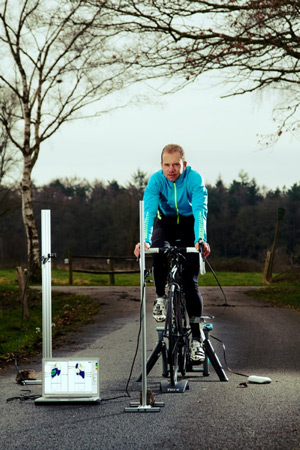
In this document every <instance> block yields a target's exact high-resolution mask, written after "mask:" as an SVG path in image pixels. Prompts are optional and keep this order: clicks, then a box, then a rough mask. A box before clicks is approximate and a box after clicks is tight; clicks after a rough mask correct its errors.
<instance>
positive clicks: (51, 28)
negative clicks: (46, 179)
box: [0, 0, 140, 266]
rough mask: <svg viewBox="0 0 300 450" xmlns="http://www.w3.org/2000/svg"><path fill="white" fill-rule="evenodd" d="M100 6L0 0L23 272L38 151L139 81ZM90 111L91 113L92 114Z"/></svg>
mask: <svg viewBox="0 0 300 450" xmlns="http://www.w3.org/2000/svg"><path fill="white" fill-rule="evenodd" d="M105 3H106V2H105V1H98V2H95V4H88V2H87V1H84V0H50V1H49V0H0V53H1V65H0V89H1V88H2V87H5V88H6V89H8V90H9V91H10V92H11V94H12V95H13V97H14V99H15V103H16V105H17V108H16V110H15V111H14V117H13V119H14V123H15V126H14V127H11V125H10V122H9V120H8V114H9V111H8V109H7V108H6V107H5V105H3V108H2V110H1V114H0V122H1V124H2V126H3V128H4V130H5V133H6V136H7V138H8V140H9V141H10V143H11V144H12V145H13V146H14V147H15V148H16V149H18V151H19V152H21V154H22V158H23V171H22V179H21V183H20V188H21V193H22V215H23V221H24V226H25V230H26V236H27V243H28V245H27V253H28V265H29V266H31V265H32V263H33V262H34V261H35V262H36V261H38V260H39V239H38V231H37V227H36V221H35V217H34V213H33V194H32V184H31V175H32V170H33V168H34V166H35V164H36V162H37V160H38V157H39V154H40V151H41V147H42V144H43V142H44V141H45V140H46V139H49V138H50V137H51V136H52V135H53V134H54V133H56V132H57V130H58V129H59V128H60V127H61V126H62V125H63V124H64V123H66V122H67V121H70V120H72V119H75V118H79V117H81V116H88V115H89V113H90V110H89V107H90V106H91V105H92V104H94V105H95V104H96V105H97V109H96V110H95V109H94V112H93V114H97V113H100V111H101V106H99V103H100V101H101V100H102V99H103V98H106V97H107V96H108V95H109V94H110V93H113V92H116V91H120V90H121V89H123V88H124V87H126V86H128V85H129V84H130V83H131V82H133V81H136V80H139V79H140V75H139V73H138V72H137V71H136V70H135V69H134V67H133V61H134V58H135V53H134V51H133V49H132V47H130V46H126V39H125V38H124V35H123V34H122V33H123V31H124V30H123V29H121V27H120V22H119V26H118V27H116V26H115V22H116V18H115V16H116V15H115V13H114V12H113V11H109V10H106V9H105ZM95 111H96V112H95Z"/></svg>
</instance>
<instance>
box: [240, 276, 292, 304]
mask: <svg viewBox="0 0 300 450" xmlns="http://www.w3.org/2000/svg"><path fill="white" fill-rule="evenodd" d="M246 294H247V295H249V296H250V297H255V298H258V299H260V300H263V301H265V302H268V303H272V304H273V305H274V306H282V307H286V308H293V309H297V310H300V282H299V281H298V282H283V283H275V284H272V285H271V286H268V287H265V288H262V289H255V290H252V291H247V292H246Z"/></svg>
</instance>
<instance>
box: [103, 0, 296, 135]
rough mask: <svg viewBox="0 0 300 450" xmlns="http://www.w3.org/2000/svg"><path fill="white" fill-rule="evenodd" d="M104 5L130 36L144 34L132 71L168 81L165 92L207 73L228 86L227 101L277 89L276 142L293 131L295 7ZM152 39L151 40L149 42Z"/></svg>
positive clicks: (216, 1)
mask: <svg viewBox="0 0 300 450" xmlns="http://www.w3.org/2000/svg"><path fill="white" fill-rule="evenodd" d="M108 3H109V5H110V8H111V10H115V11H118V13H122V14H123V16H124V15H126V16H127V17H128V18H131V24H130V25H129V28H130V29H131V30H132V31H134V32H136V31H140V32H143V33H146V34H148V36H149V40H148V42H149V46H148V47H146V48H144V49H142V52H141V53H140V54H139V56H138V60H139V63H140V66H141V68H143V69H144V68H147V67H148V68H149V69H150V68H151V69H152V70H156V71H159V72H160V73H161V75H162V76H164V77H166V78H168V79H170V78H172V83H173V84H172V86H171V88H170V85H167V87H166V88H165V89H167V90H168V91H172V90H177V89H179V88H182V87H183V86H185V85H186V84H188V83H191V82H193V81H195V80H196V79H197V78H198V77H199V75H201V74H203V73H205V72H208V71H217V73H218V74H220V75H221V79H222V80H223V81H224V80H227V81H230V82H232V83H233V85H231V87H230V90H229V93H228V94H229V95H239V94H244V93H247V92H253V91H256V90H261V89H266V88H273V89H278V90H279V95H278V97H279V100H280V101H279V103H278V107H277V108H276V112H277V114H276V115H275V117H277V118H278V119H279V127H278V130H277V136H280V135H281V134H282V132H283V131H285V130H287V129H289V130H290V131H291V130H293V131H297V129H298V130H299V121H298V118H297V113H299V106H300V89H299V85H300V84H299V81H300V2H299V0H263V1H261V0H260V1H258V0H222V1H221V0H212V1H210V0H206V1H201V0H171V1H165V0H153V1H142V0H123V1H122V2H120V4H118V5H116V4H117V3H119V2H114V1H111V2H108ZM107 7H108V5H107ZM153 34H158V35H159V39H157V40H155V41H154V40H153V38H152V39H151V35H152V36H153ZM175 78H176V82H175ZM273 93H274V91H273Z"/></svg>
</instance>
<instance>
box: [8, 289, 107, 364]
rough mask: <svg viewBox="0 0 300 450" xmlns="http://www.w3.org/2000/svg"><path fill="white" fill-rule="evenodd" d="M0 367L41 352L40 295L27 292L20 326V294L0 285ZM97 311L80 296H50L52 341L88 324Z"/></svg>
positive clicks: (93, 302) (85, 297) (56, 294)
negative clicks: (26, 311) (25, 316)
mask: <svg viewBox="0 0 300 450" xmlns="http://www.w3.org/2000/svg"><path fill="white" fill-rule="evenodd" d="M0 296H1V301H0V321H1V328H0V365H2V366H3V365H4V364H5V363H7V362H10V361H13V360H14V358H15V355H16V353H17V352H18V357H20V358H23V357H28V356H30V355H33V354H34V353H37V352H40V351H41V349H42V332H41V330H42V297H41V292H39V291H35V290H30V300H29V302H30V303H29V304H30V317H29V320H28V321H26V322H25V321H23V322H22V306H21V304H20V294H19V291H18V290H17V289H16V288H13V287H10V286H8V285H4V284H3V283H2V284H0ZM99 309H100V305H99V303H98V302H96V301H95V300H93V299H91V298H89V297H87V296H83V295H76V296H75V295H70V294H66V293H60V292H53V293H52V337H53V338H55V337H56V336H61V335H62V334H66V333H67V332H68V331H71V330H75V329H76V328H77V327H78V326H79V325H81V324H85V323H88V322H89V321H90V319H91V317H92V316H93V315H94V314H96V313H97V312H98V311H99Z"/></svg>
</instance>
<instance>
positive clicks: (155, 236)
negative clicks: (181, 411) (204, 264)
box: [134, 144, 210, 361]
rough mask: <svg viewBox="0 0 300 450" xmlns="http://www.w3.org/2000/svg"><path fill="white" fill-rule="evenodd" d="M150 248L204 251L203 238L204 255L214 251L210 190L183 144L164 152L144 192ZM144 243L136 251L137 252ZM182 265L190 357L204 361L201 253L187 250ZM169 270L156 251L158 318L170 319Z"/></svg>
mask: <svg viewBox="0 0 300 450" xmlns="http://www.w3.org/2000/svg"><path fill="white" fill-rule="evenodd" d="M144 211H145V219H144V222H145V230H144V235H145V249H148V248H149V247H150V246H152V247H165V246H169V245H171V246H172V245H177V246H182V247H192V246H194V245H195V247H196V249H197V250H199V240H200V239H201V240H202V241H203V255H204V257H205V258H206V257H207V256H208V255H209V254H210V247H209V244H208V243H207V242H206V240H207V239H206V216H207V190H206V187H205V185H204V181H203V178H202V176H201V175H200V174H199V173H198V172H196V171H194V170H192V168H191V167H190V166H188V165H187V162H186V160H185V153H184V150H183V148H182V147H181V146H179V145H175V144H169V145H167V146H165V147H164V148H163V150H162V153H161V170H159V171H158V172H156V173H154V174H153V175H152V176H151V177H150V180H149V183H148V185H147V187H146V189H145V192H144ZM139 253H140V243H138V244H136V246H135V249H134V254H135V256H136V257H138V255H139ZM185 258H186V261H185V265H184V270H183V291H184V294H185V298H186V306H187V312H188V315H189V322H190V327H191V333H192V342H191V359H192V360H193V361H204V359H205V353H204V350H203V347H202V344H201V337H200V336H201V335H200V317H201V315H202V303H203V302H202V297H201V294H200V292H199V288H198V277H199V272H200V267H199V256H198V254H196V253H189V254H186V255H185ZM167 273H168V266H167V261H166V257H165V256H164V255H163V254H156V255H153V278H154V282H155V289H156V301H155V303H154V307H153V317H154V319H155V320H156V321H157V322H163V321H164V320H165V319H166V310H167V300H166V296H165V284H166V278H167Z"/></svg>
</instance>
